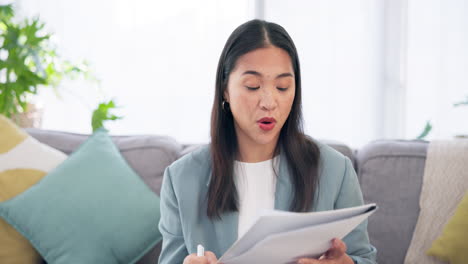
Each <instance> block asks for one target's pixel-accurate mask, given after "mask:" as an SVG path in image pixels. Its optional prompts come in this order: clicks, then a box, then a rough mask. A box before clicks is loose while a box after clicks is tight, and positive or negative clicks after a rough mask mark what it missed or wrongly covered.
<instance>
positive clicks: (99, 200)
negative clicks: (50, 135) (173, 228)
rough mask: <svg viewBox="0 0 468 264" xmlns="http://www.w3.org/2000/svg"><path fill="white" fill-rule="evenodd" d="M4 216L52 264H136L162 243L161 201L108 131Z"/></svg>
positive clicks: (13, 202)
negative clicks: (133, 167) (128, 161)
mask: <svg viewBox="0 0 468 264" xmlns="http://www.w3.org/2000/svg"><path fill="white" fill-rule="evenodd" d="M0 216H1V217H3V218H4V219H5V220H6V221H7V222H8V223H10V224H11V225H12V226H13V227H14V228H16V229H17V230H18V231H19V232H20V233H21V234H22V235H23V236H25V237H26V238H27V239H28V240H29V241H30V242H31V243H32V244H33V245H34V247H35V248H36V249H37V250H38V252H39V253H40V254H41V255H42V257H43V258H44V259H45V260H46V261H47V262H48V263H67V264H69V263H100V264H105V263H113V264H114V263H134V262H136V261H138V260H139V259H140V258H141V257H142V256H143V255H144V254H145V253H147V252H148V251H149V250H150V249H152V248H153V247H154V246H155V244H156V243H158V242H159V241H160V240H161V238H162V237H161V234H160V233H159V229H158V222H159V217H160V212H159V198H158V196H157V195H156V194H154V193H153V192H152V191H151V190H150V188H149V187H148V186H147V185H146V184H145V183H144V182H143V181H142V180H141V178H140V177H139V176H138V175H137V174H136V173H135V172H134V171H133V170H132V169H131V168H130V167H129V165H128V164H127V163H126V161H125V160H124V158H123V157H122V156H121V155H120V152H119V150H118V149H117V147H116V146H115V145H114V144H113V142H112V140H111V138H110V137H109V136H108V135H107V132H106V131H105V130H98V131H97V132H96V133H94V134H93V135H92V136H91V137H90V138H89V139H88V140H87V141H86V142H84V143H83V144H82V145H81V146H80V147H79V148H78V150H77V151H75V152H74V153H73V154H72V155H71V156H70V157H69V158H68V159H67V160H65V161H64V162H63V163H61V164H60V165H59V166H58V167H57V168H55V169H54V170H52V171H51V172H50V173H49V174H47V175H46V176H45V177H44V178H43V179H42V180H41V181H39V182H38V183H37V184H36V185H33V186H32V187H31V188H29V189H28V190H26V191H25V192H23V193H21V194H19V195H17V196H15V197H13V198H12V199H10V200H7V201H5V202H2V203H0ZM155 261H156V260H155Z"/></svg>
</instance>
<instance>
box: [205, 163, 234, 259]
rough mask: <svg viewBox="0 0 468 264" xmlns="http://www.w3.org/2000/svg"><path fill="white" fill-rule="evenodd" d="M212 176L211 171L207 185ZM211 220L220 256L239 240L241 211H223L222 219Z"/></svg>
mask: <svg viewBox="0 0 468 264" xmlns="http://www.w3.org/2000/svg"><path fill="white" fill-rule="evenodd" d="M211 176H212V174H211V172H210V175H209V177H208V182H207V183H206V186H207V187H208V186H209V184H210V180H211ZM211 222H212V223H213V227H214V232H215V236H216V241H217V246H218V254H220V255H218V254H217V255H216V256H217V257H218V258H220V257H221V255H222V254H224V252H226V251H227V250H228V249H229V248H230V247H231V246H232V244H234V242H236V240H237V229H238V223H239V212H229V213H223V214H222V215H221V219H217V218H214V219H212V220H211Z"/></svg>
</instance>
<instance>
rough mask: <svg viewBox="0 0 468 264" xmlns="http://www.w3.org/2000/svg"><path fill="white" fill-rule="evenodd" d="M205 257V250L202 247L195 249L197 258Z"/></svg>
mask: <svg viewBox="0 0 468 264" xmlns="http://www.w3.org/2000/svg"><path fill="white" fill-rule="evenodd" d="M203 256H205V248H204V247H203V246H202V245H198V247H197V257H203Z"/></svg>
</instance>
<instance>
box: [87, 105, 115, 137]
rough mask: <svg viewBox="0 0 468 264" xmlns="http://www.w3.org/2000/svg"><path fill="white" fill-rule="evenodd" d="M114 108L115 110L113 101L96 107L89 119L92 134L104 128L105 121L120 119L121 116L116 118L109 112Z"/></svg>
mask: <svg viewBox="0 0 468 264" xmlns="http://www.w3.org/2000/svg"><path fill="white" fill-rule="evenodd" d="M115 108H117V106H116V105H115V103H114V101H113V100H110V101H109V102H107V103H106V102H102V103H100V104H99V105H98V107H97V108H96V109H95V110H94V111H93V115H92V118H91V120H92V121H91V126H92V127H93V132H94V131H96V130H98V129H99V128H104V122H106V121H114V120H118V119H122V117H121V116H116V115H114V114H111V113H110V110H111V109H115Z"/></svg>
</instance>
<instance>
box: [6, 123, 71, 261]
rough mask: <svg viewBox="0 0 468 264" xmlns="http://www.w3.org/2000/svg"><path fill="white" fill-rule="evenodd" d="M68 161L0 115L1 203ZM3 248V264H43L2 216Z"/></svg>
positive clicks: (29, 245)
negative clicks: (40, 263)
mask: <svg viewBox="0 0 468 264" xmlns="http://www.w3.org/2000/svg"><path fill="white" fill-rule="evenodd" d="M66 158H67V156H66V155H65V154H63V153H62V152H60V151H58V150H55V149H53V148H51V147H48V146H46V145H44V144H41V143H39V142H38V141H37V140H35V139H34V138H32V137H31V136H29V135H28V134H27V133H25V132H23V131H22V130H21V129H20V128H18V127H17V126H16V125H15V124H13V122H11V121H10V120H9V119H8V118H6V117H4V116H2V115H0V203H1V202H4V201H6V200H8V199H11V198H13V197H15V196H16V195H18V194H20V193H22V192H24V191H25V190H27V189H28V188H29V187H31V186H32V185H34V184H36V183H37V182H38V181H39V180H41V179H42V177H44V175H46V174H47V173H48V172H49V171H50V170H52V169H53V168H55V167H56V166H57V165H58V164H60V163H61V162H62V161H64V160H65V159H66ZM45 213H46V212H45ZM0 245H1V246H0V263H9V264H28V263H39V262H40V261H41V256H40V255H39V254H38V253H37V251H36V250H35V249H34V248H33V247H32V245H31V244H30V243H29V241H28V240H27V239H26V238H24V237H23V236H22V235H21V234H19V233H18V232H17V231H16V229H14V228H13V227H12V226H10V225H9V224H8V223H7V222H6V221H5V220H3V219H2V218H1V217H0Z"/></svg>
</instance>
